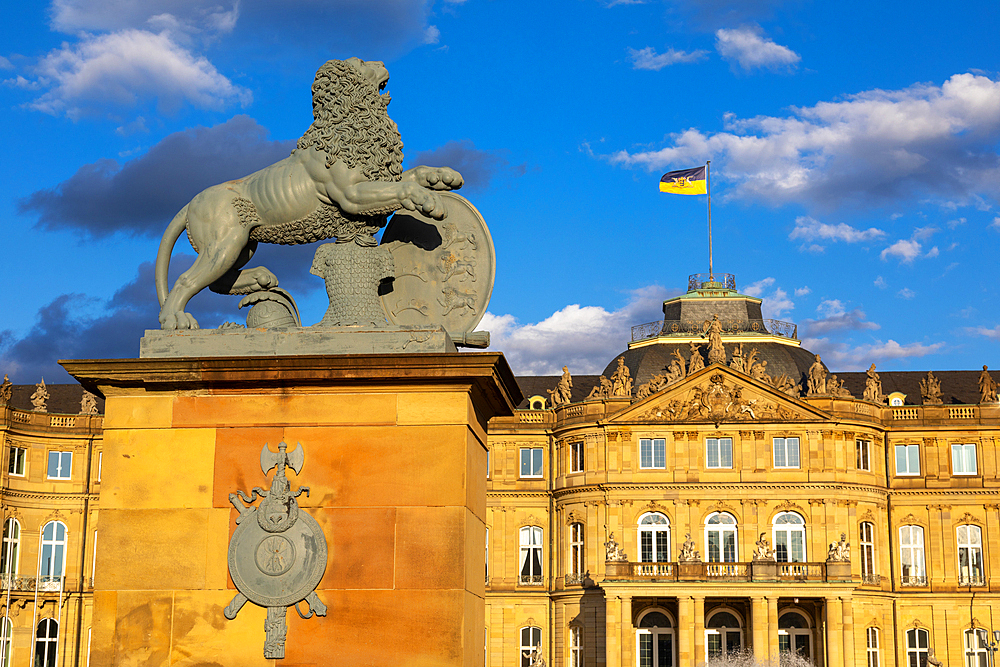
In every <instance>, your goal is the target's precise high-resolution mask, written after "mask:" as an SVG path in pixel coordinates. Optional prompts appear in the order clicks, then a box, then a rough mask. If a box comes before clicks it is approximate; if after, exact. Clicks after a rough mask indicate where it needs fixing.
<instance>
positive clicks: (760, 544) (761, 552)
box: [753, 533, 774, 560]
mask: <svg viewBox="0 0 1000 667" xmlns="http://www.w3.org/2000/svg"><path fill="white" fill-rule="evenodd" d="M754 546H755V547H756V548H755V549H754V552H753V559H754V560H774V549H772V548H771V543H770V542H768V541H767V533H761V534H760V537H758V538H757V542H756V543H755V544H754Z"/></svg>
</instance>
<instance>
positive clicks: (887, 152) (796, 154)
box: [605, 74, 1000, 208]
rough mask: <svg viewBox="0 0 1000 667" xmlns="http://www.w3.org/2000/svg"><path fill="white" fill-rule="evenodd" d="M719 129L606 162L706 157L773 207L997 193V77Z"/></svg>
mask: <svg viewBox="0 0 1000 667" xmlns="http://www.w3.org/2000/svg"><path fill="white" fill-rule="evenodd" d="M724 127H725V130H724V131H721V132H715V133H705V132H702V131H701V130H696V129H689V130H686V131H684V132H681V133H679V134H674V135H672V136H671V138H670V145H669V146H667V147H665V148H662V149H659V150H649V151H638V152H631V153H630V152H628V151H624V150H623V151H619V152H618V153H615V154H612V155H610V156H606V157H605V159H608V160H609V161H610V162H612V163H613V164H619V165H622V166H626V167H641V168H645V169H648V170H650V171H654V172H655V171H662V170H664V169H666V168H668V167H670V166H677V165H680V166H687V165H690V164H698V163H699V162H703V161H704V160H706V159H712V160H713V167H715V166H716V164H718V165H719V168H718V171H717V173H718V174H719V177H720V178H721V179H723V180H725V181H727V182H728V183H729V184H730V186H731V187H730V192H731V193H732V195H731V196H733V197H734V198H738V199H743V200H757V201H763V202H765V203H768V204H772V205H782V204H787V203H791V202H795V203H809V204H815V205H818V206H821V207H825V208H835V207H839V206H843V205H845V204H851V205H854V206H866V207H867V206H869V205H870V204H872V203H875V204H879V205H895V204H896V203H897V202H907V203H909V202H911V201H912V200H913V199H914V197H915V196H918V195H919V196H922V197H927V196H933V197H938V198H947V199H950V200H954V201H974V200H976V198H977V197H979V196H985V197H990V198H992V199H994V200H996V199H998V198H1000V166H998V162H997V143H998V142H1000V81H994V80H991V79H990V78H988V77H985V76H978V75H973V74H956V75H954V76H952V77H951V78H950V79H948V80H947V81H945V82H944V83H943V84H942V85H940V86H935V85H931V84H918V85H914V86H911V87H909V88H904V89H902V90H871V91H868V92H864V93H860V94H857V95H853V96H850V97H848V98H846V99H843V100H838V101H835V102H820V103H818V104H816V105H814V106H811V107H794V108H792V110H791V112H790V114H789V115H787V116H757V117H755V118H747V119H741V118H738V117H736V116H735V115H733V114H728V115H727V116H726V117H725V119H724Z"/></svg>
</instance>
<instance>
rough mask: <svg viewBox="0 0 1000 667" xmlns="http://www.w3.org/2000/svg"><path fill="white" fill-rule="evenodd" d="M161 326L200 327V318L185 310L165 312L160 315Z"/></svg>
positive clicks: (176, 327) (162, 327) (163, 327)
mask: <svg viewBox="0 0 1000 667" xmlns="http://www.w3.org/2000/svg"><path fill="white" fill-rule="evenodd" d="M160 328H161V329H164V330H167V329H198V328H199V327H198V320H196V319H194V316H193V315H191V314H190V313H185V312H184V311H178V312H176V313H164V314H161V315H160Z"/></svg>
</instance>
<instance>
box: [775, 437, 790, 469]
mask: <svg viewBox="0 0 1000 667" xmlns="http://www.w3.org/2000/svg"><path fill="white" fill-rule="evenodd" d="M786 465H788V464H787V463H786V462H785V440H784V438H775V439H774V467H775V468H784V467H785V466H786Z"/></svg>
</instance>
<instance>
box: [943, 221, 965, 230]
mask: <svg viewBox="0 0 1000 667" xmlns="http://www.w3.org/2000/svg"><path fill="white" fill-rule="evenodd" d="M965 222H966V220H965V218H958V219H956V220H949V221H948V222H947V225H948V229H955V228H956V227H958V226H960V225H964V224H965Z"/></svg>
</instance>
